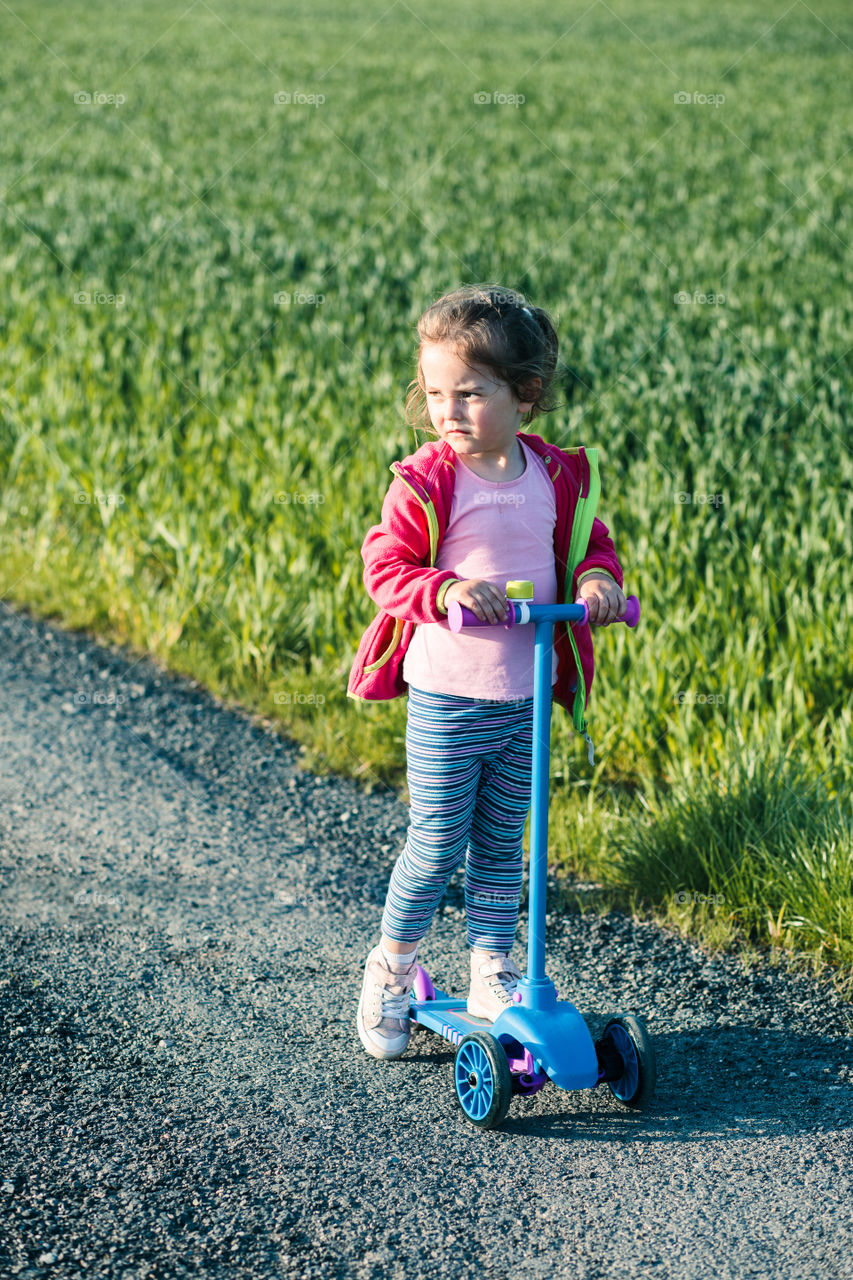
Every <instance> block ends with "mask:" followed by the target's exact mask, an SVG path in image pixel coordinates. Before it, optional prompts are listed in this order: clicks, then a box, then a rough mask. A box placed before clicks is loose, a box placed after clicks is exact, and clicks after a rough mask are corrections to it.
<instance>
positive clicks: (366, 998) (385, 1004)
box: [356, 946, 418, 1058]
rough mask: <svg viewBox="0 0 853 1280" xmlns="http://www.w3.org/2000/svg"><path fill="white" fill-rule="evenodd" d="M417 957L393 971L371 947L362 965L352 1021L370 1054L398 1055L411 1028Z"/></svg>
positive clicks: (403, 1049)
mask: <svg viewBox="0 0 853 1280" xmlns="http://www.w3.org/2000/svg"><path fill="white" fill-rule="evenodd" d="M417 968H418V964H417V960H414V961H413V962H412V964H411V965H409V968H408V969H406V970H405V971H404V972H403V973H395V972H394V970H393V969H392V968H391V966H390V965H389V964H388V961H387V960H386V959H385V957H384V955H383V954H382V948H381V947H380V946H377V947H374V948H373V950H372V951H371V952H370V955H369V956H368V957H367V963H366V965H365V967H364V982H363V983H362V987H361V999H360V1000H359V1002H358V1016H357V1018H356V1024H357V1026H358V1035H359V1039H360V1040H361V1043H362V1044H363V1045H364V1047H365V1049H366V1050H367V1052H368V1053H369V1054H371V1055H372V1056H373V1057H374V1058H401V1057H402V1056H403V1054H404V1053H405V1052H406V1048H407V1046H408V1043H409V1036H410V1035H411V1032H412V1020H411V1018H410V1017H409V994H410V992H411V990H412V986H413V985H414V981H415V973H416V972H417Z"/></svg>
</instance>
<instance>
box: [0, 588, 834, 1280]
mask: <svg viewBox="0 0 853 1280" xmlns="http://www.w3.org/2000/svg"><path fill="white" fill-rule="evenodd" d="M0 691H2V692H1V693H0V744H2V745H0V887H2V893H0V924H2V928H0V1047H2V1054H3V1057H2V1064H0V1070H2V1095H0V1126H2V1127H1V1128H0V1144H2V1146H1V1147H0V1275H2V1276H4V1277H5V1276H7V1275H8V1276H16V1277H17V1276H24V1277H59V1276H61V1277H66V1276H67V1277H75V1278H76V1277H80V1276H107V1277H114V1276H115V1277H140V1278H141V1277H161V1276H162V1277H169V1278H170V1280H171V1278H172V1277H184V1276H223V1277H224V1276H228V1277H252V1280H265V1278H266V1277H315V1276H316V1277H324V1278H326V1277H350V1276H351V1277H358V1280H368V1278H371V1280H373V1278H376V1280H386V1277H390V1278H393V1280H396V1278H399V1280H403V1278H404V1277H406V1278H408V1277H412V1276H425V1277H442V1278H445V1277H451V1278H452V1277H469V1276H474V1275H476V1276H505V1275H508V1274H512V1275H517V1276H523V1277H543V1280H544V1278H550V1277H567V1278H568V1277H571V1278H572V1280H585V1278H586V1277H590V1278H591V1277H605V1276H620V1277H634V1276H654V1277H670V1276H671V1277H673V1278H677V1280H693V1278H697V1280H698V1278H700V1277H709V1278H710V1277H714V1280H718V1278H722V1280H726V1278H728V1277H732V1280H742V1278H743V1277H753V1276H755V1277H770V1276H772V1277H777V1278H779V1277H785V1278H787V1277H831V1278H832V1280H837V1278H844V1277H853V1260H851V1259H853V1209H852V1208H851V1203H852V1202H853V1197H852V1196H851V1182H852V1181H853V1174H851V1170H853V1160H851V1155H852V1154H853V1143H851V1119H853V1116H852V1115H851V1096H852V1095H853V1071H851V1058H853V1053H851V1050H853V1011H851V1006H850V1005H847V1004H844V1003H843V1002H842V1001H841V1000H840V999H839V998H838V997H837V995H835V994H834V993H833V991H832V989H831V987H830V986H829V985H827V984H821V983H818V982H817V981H815V980H813V979H811V978H808V977H805V976H802V975H793V974H790V973H788V972H786V971H785V970H784V969H782V968H773V967H770V966H769V965H766V964H761V965H759V966H758V967H757V968H752V969H750V968H746V967H745V966H744V965H743V964H742V963H741V962H740V961H739V960H738V959H737V958H735V957H730V956H711V955H708V954H706V953H705V952H703V951H702V950H700V949H699V948H698V947H696V946H694V945H692V944H691V943H688V942H686V941H684V940H682V939H680V938H678V937H677V936H675V935H673V934H670V933H667V932H664V931H662V930H660V929H659V928H657V927H656V926H654V925H651V924H648V923H642V922H639V921H635V920H632V919H631V918H629V917H627V916H624V915H621V914H618V913H616V914H613V915H610V916H606V917H603V918H599V917H597V916H595V915H593V914H586V915H583V916H581V915H568V916H565V917H562V918H554V919H552V920H551V925H550V928H549V937H548V948H549V950H548V970H549V973H550V974H551V976H552V977H553V978H554V981H555V982H556V985H557V987H558V989H559V991H560V993H561V995H562V996H563V998H569V999H571V1000H572V1001H573V1002H574V1003H575V1004H576V1005H577V1006H578V1008H579V1009H580V1010H581V1012H582V1013H583V1015H584V1017H585V1018H587V1021H588V1022H589V1024H590V1027H591V1030H592V1031H593V1034H596V1033H597V1031H598V1030H600V1029H601V1027H602V1026H603V1023H604V1021H605V1019H606V1017H607V1016H608V1015H609V1014H613V1013H618V1012H625V1011H636V1012H640V1013H642V1014H643V1016H644V1017H645V1019H646V1022H647V1025H648V1028H649V1031H650V1033H651V1034H652V1037H653V1041H654V1045H655V1049H656V1053H657V1059H658V1086H657V1091H656V1094H655V1097H654V1099H653V1101H652V1104H651V1105H650V1106H649V1107H648V1108H647V1109H646V1110H645V1111H644V1112H642V1113H635V1112H632V1111H629V1110H626V1109H625V1108H622V1107H621V1106H620V1105H619V1104H618V1103H617V1102H616V1101H615V1100H614V1099H613V1098H612V1097H611V1096H610V1094H609V1092H608V1091H607V1090H606V1089H598V1090H595V1091H581V1092H577V1093H566V1092H562V1091H560V1090H558V1089H556V1088H555V1087H554V1086H553V1085H551V1084H548V1085H546V1086H545V1088H544V1089H543V1090H541V1092H539V1093H538V1094H536V1095H535V1097H533V1098H531V1099H527V1100H520V1099H515V1100H514V1101H513V1104H512V1107H511V1110H510V1113H509V1116H508V1117H507V1119H506V1120H505V1121H504V1124H503V1126H502V1127H501V1128H500V1129H497V1130H492V1131H488V1132H482V1131H479V1130H476V1129H474V1128H472V1127H471V1126H470V1125H469V1124H468V1123H467V1122H466V1121H465V1120H464V1119H463V1118H462V1117H461V1115H460V1113H459V1111H458V1108H457V1104H456V1101H455V1098H454V1094H453V1089H452V1084H451V1070H452V1062H453V1051H452V1049H451V1047H450V1046H449V1045H448V1044H446V1043H445V1042H443V1041H441V1040H440V1039H439V1038H438V1037H436V1036H434V1035H432V1034H431V1033H428V1032H420V1033H419V1034H418V1035H417V1036H415V1037H414V1038H413V1040H412V1043H411V1045H410V1047H409V1050H408V1052H407V1053H406V1055H405V1057H404V1058H402V1059H401V1060H399V1061H397V1062H393V1063H381V1062H376V1061H375V1060H374V1059H372V1058H370V1057H368V1056H367V1055H366V1054H365V1053H364V1051H363V1049H362V1047H361V1045H360V1043H359V1040H358V1037H357V1033H356V1029H355V1009H356V1002H357V998H358V992H359V989H360V985H361V978H362V972H363V965H364V959H365V956H366V954H367V951H368V950H369V948H370V947H371V946H372V945H373V943H374V942H375V940H376V938H377V937H378V928H379V918H380V913H381V907H382V902H383V900H384V894H385V889H386V886H387V880H388V875H389V872H390V869H391V867H392V865H393V862H394V859H395V858H396V855H397V852H398V851H399V848H400V847H401V845H402V840H403V838H404V835H405V828H406V812H405V809H404V807H403V806H402V805H401V803H400V802H399V800H398V799H397V798H396V797H395V796H394V795H393V794H391V793H389V792H387V791H377V792H376V793H374V794H373V795H371V796H365V795H362V794H361V793H360V792H359V791H358V790H357V788H356V787H355V786H354V785H353V784H351V783H350V782H348V781H345V780H341V779H338V778H317V777H314V776H312V775H310V774H307V773H304V772H302V771H301V770H300V768H299V766H298V754H299V753H298V750H297V748H296V747H295V746H294V745H293V744H291V743H289V742H288V741H286V740H284V739H281V738H280V737H278V736H277V735H276V734H275V733H274V732H273V731H271V729H270V728H269V727H267V726H265V725H263V724H262V723H260V722H258V721H257V720H255V719H253V718H252V717H250V716H248V715H246V714H244V713H242V712H240V711H239V710H238V709H232V708H228V707H226V706H224V705H223V704H222V703H220V702H219V701H217V700H216V699H215V698H213V697H212V696H210V695H209V694H208V693H206V692H205V691H204V690H203V689H201V688H199V687H198V686H197V685H195V684H193V683H192V682H191V681H188V680H183V679H178V678H175V677H173V676H170V675H168V674H167V673H165V672H164V671H162V670H161V669H160V668H159V667H158V666H157V665H156V664H154V663H153V662H151V661H150V660H149V659H147V658H144V659H139V658H138V657H136V656H135V655H132V654H128V653H127V652H125V651H122V650H120V649H118V648H114V647H105V646H102V645H100V644H98V643H97V642H96V641H95V640H94V639H93V638H92V637H91V636H88V635H86V634H84V633H81V632H65V631H62V630H61V629H59V628H58V627H57V626H55V625H50V624H46V623H44V622H41V621H38V620H36V619H34V618H32V617H31V616H29V615H28V614H26V613H25V612H23V611H19V612H13V611H12V610H10V609H9V608H7V607H6V606H5V605H0ZM317 713H321V712H320V711H319V709H312V710H308V709H306V714H317ZM461 892H462V883H461V878H460V876H457V877H456V878H455V879H454V881H453V883H452V884H451V887H450V889H449V890H448V894H447V897H446V900H445V904H444V905H443V906H442V908H441V909H440V910H439V912H438V914H437V915H436V917H435V920H434V922H433V925H432V928H431V930H430V933H429V934H428V936H427V939H426V941H425V943H424V944H423V947H422V953H421V958H422V960H423V962H424V963H425V964H426V965H427V967H428V968H429V970H430V971H431V973H432V974H433V976H434V978H435V980H436V983H437V984H439V985H442V986H444V987H445V989H447V990H450V991H462V990H464V989H465V982H466V980H467V972H468V959H467V952H466V949H465V931H464V920H463V915H462V911H461V905H462V896H461ZM525 941H526V919H525V917H524V915H522V921H521V927H520V930H519V942H518V944H517V947H516V956H517V958H519V959H521V960H522V961H523V956H524V943H525Z"/></svg>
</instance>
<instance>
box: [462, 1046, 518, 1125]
mask: <svg viewBox="0 0 853 1280" xmlns="http://www.w3.org/2000/svg"><path fill="white" fill-rule="evenodd" d="M453 1083H454V1086H455V1088H456V1101H457V1102H458V1103H459V1105H460V1107H461V1108H462V1111H463V1114H464V1115H465V1117H466V1119H468V1120H470V1121H471V1124H474V1125H476V1126H477V1128H478V1129H493V1128H494V1127H495V1125H498V1124H500V1122H501V1121H502V1120H503V1119H504V1117H505V1116H506V1113H507V1111H509V1104H510V1102H511V1101H512V1075H511V1073H510V1069H509V1062H508V1061H507V1056H506V1051H505V1049H504V1047H503V1045H502V1044H500V1043H499V1041H497V1040H496V1039H495V1038H494V1036H490V1035H489V1034H488V1032H485V1031H473V1032H471V1034H470V1035H467V1036H465V1037H464V1039H463V1040H461V1041H460V1044H459V1048H458V1049H457V1051H456V1058H455V1059H454V1063H453Z"/></svg>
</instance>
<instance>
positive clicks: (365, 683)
mask: <svg viewBox="0 0 853 1280" xmlns="http://www.w3.org/2000/svg"><path fill="white" fill-rule="evenodd" d="M519 434H522V433H519ZM523 436H524V442H525V444H527V445H529V447H530V448H531V449H532V450H533V451H534V452H535V453H537V454H538V455H539V456H540V457H541V459H542V461H543V462H544V463H545V466H546V468H547V471H548V475H549V476H550V477H551V480H552V482H553V485H554V497H555V499H556V505H557V520H556V524H555V526H554V558H555V562H556V571H557V601H558V603H561V604H562V603H563V602H564V601H565V600H566V598H567V593H566V575H567V567H566V561H567V559H568V554H569V541H570V538H571V531H572V521H573V519H574V513H575V504H576V502H577V499H578V496H579V495H583V496H586V494H587V493H588V491H589V462H588V460H587V457H586V452H585V450H584V448H583V446H580V447H579V448H578V449H577V450H576V451H572V452H566V451H564V450H562V449H559V448H558V447H557V446H556V445H553V444H548V443H547V442H546V441H545V440H543V439H542V438H541V437H540V436H534V435H528V433H527V432H524V433H523ZM456 465H457V464H456V455H455V453H454V452H453V450H452V448H451V447H450V445H449V444H447V442H446V441H441V440H433V441H430V442H429V443H427V444H425V445H422V446H421V448H420V449H418V450H417V452H416V453H414V454H412V455H410V456H409V457H408V458H405V459H404V460H403V462H393V463H392V464H391V471H392V472H393V473H394V476H395V479H394V480H392V481H391V484H390V486H389V488H388V492H387V494H386V495H385V501H384V502H383V504H382V519H381V522H380V523H379V524H377V525H373V526H372V528H370V529H368V531H367V535H366V537H365V539H364V544H363V546H362V548H361V557H362V559H363V561H364V575H363V576H364V585H365V587H366V588H367V593H368V595H369V596H370V598H371V599H372V600H373V601H375V603H376V604H378V605H379V608H380V611H381V612H380V613H378V614H377V616H376V617H375V618H374V619H373V622H371V624H370V626H369V627H368V628H367V630H366V631H365V633H364V635H363V636H362V638H361V642H360V644H359V646H358V651H357V653H356V656H355V661H354V663H353V665H352V670H351V671H350V677H349V684H348V687H347V696H348V697H351V698H357V699H364V700H368V701H372V700H375V699H383V698H398V697H400V696H401V695H402V694H404V693H405V692H406V689H407V685H406V682H405V680H404V679H403V672H402V667H403V657H404V656H405V653H406V649H407V648H408V646H409V642H410V641H411V638H412V636H413V635H414V630H415V626H416V625H417V624H418V623H422V622H441V621H442V620H443V619H444V618H446V617H447V609H446V608H445V605H444V597H445V595H446V593H447V590H448V588H449V587H450V586H451V585H452V583H454V582H459V581H460V579H459V578H458V577H457V576H456V575H455V574H454V573H452V572H451V571H450V570H448V569H436V568H433V566H434V564H435V560H436V555H437V553H438V548H439V546H440V545H441V540H442V538H443V537H444V531H445V529H446V528H447V521H448V519H449V516H450V505H451V501H452V499H453V489H454V485H455V482H456ZM591 569H601V570H604V571H605V572H606V573H608V574H609V575H610V576H611V577H612V578H613V579H614V580H615V581H616V582H617V583H618V585H619V587H620V589H621V587H622V567H621V565H620V564H619V561H618V559H617V558H616V551H615V548H614V546H613V542H612V540H611V538H610V536H609V534H608V531H607V527H606V525H604V524H603V523H602V521H601V520H599V519H598V518H597V517H596V519H595V520H594V521H593V525H592V532H591V534H590V539H589V543H588V546H587V554H586V556H585V557H584V558H583V559H582V560H581V561H580V563H579V564H578V566H577V569H576V570H575V573H574V575H573V579H572V582H571V583H570V584H569V587H570V591H569V594H568V599H569V600H570V601H574V600H576V599H577V588H578V582H579V580H580V578H581V577H583V575H584V574H585V573H588V572H589V571H590V570H591ZM572 625H573V627H574V638H575V643H576V645H577V649H578V656H579V657H580V661H581V666H582V668H583V675H584V680H585V684H586V700H585V702H584V708H586V706H588V705H589V695H590V690H591V688H592V680H593V674H594V662H593V650H592V634H591V629H590V628H589V627H579V626H576V625H575V624H572ZM554 647H555V649H556V652H557V680H556V684H555V687H554V698H555V701H557V702H560V703H561V704H562V705H563V706H564V707H565V708H566V709H567V710H568V711H569V712H570V713H571V710H572V703H573V695H574V690H575V688H576V686H577V668H576V666H575V660H574V655H573V653H572V648H571V644H570V642H569V637H568V635H567V633H566V624H565V623H564V622H558V623H557V624H556V626H555V627H554Z"/></svg>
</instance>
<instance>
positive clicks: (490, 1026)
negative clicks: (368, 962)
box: [409, 990, 601, 1089]
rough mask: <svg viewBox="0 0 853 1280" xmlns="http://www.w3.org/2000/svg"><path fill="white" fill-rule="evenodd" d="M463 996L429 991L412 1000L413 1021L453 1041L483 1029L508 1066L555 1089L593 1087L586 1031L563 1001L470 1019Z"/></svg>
mask: <svg viewBox="0 0 853 1280" xmlns="http://www.w3.org/2000/svg"><path fill="white" fill-rule="evenodd" d="M466 1006H467V998H466V997H464V996H449V995H447V994H446V993H445V992H444V991H439V990H436V991H435V999H430V1000H416V999H414V998H413V999H412V1000H411V1003H410V1006H409V1013H410V1016H411V1018H412V1019H413V1021H415V1022H417V1023H418V1024H419V1025H420V1026H424V1027H427V1028H428V1029H429V1030H430V1031H435V1032H437V1034H438V1035H440V1036H442V1037H443V1038H444V1039H445V1040H449V1041H450V1043H451V1044H453V1045H459V1044H460V1042H461V1041H462V1039H463V1037H464V1036H466V1035H470V1034H471V1032H472V1031H485V1032H486V1034H487V1035H490V1036H493V1037H494V1038H495V1039H496V1040H500V1041H502V1042H503V1044H504V1047H505V1048H506V1049H507V1054H508V1057H509V1062H510V1070H511V1071H513V1072H520V1071H523V1072H526V1073H528V1074H533V1075H536V1076H538V1077H541V1078H542V1079H545V1078H546V1077H547V1078H549V1079H551V1080H552V1081H553V1082H554V1083H555V1084H556V1085H558V1086H559V1088H561V1089H594V1088H595V1086H596V1085H597V1084H598V1082H599V1079H600V1078H601V1073H600V1070H599V1064H598V1059H597V1057H596V1052H595V1046H594V1044H593V1041H592V1036H591V1035H590V1033H589V1028H588V1027H587V1025H586V1023H585V1021H584V1019H583V1018H582V1016H581V1014H580V1013H579V1012H578V1010H577V1009H576V1008H575V1006H574V1005H573V1004H570V1003H569V1002H568V1001H566V1000H563V1001H557V1002H556V1003H555V1004H554V1005H553V1007H552V1008H551V1009H549V1010H548V1011H547V1012H546V1013H545V1014H543V1013H541V1012H539V1011H536V1010H530V1009H524V1008H522V1007H521V1006H520V1005H511V1006H510V1007H509V1008H508V1009H506V1010H505V1012H504V1013H502V1014H501V1015H500V1017H499V1018H498V1019H497V1020H496V1021H495V1022H489V1021H488V1019H486V1018H476V1017H474V1015H473V1014H470V1013H469V1012H468V1009H467V1007H466Z"/></svg>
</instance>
